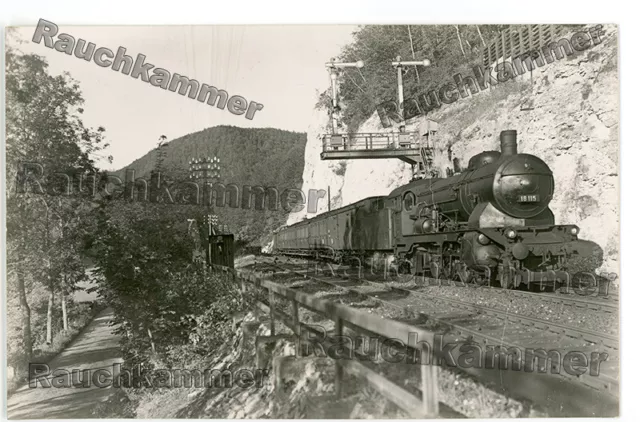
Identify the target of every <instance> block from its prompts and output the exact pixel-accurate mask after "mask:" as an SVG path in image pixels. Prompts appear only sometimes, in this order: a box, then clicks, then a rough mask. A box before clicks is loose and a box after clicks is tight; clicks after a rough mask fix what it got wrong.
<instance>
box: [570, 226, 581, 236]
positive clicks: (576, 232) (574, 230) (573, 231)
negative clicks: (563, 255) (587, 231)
mask: <svg viewBox="0 0 640 422" xmlns="http://www.w3.org/2000/svg"><path fill="white" fill-rule="evenodd" d="M578 233H580V229H579V228H577V227H571V234H572V235H574V236H577V235H578Z"/></svg>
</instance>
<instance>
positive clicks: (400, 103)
mask: <svg viewBox="0 0 640 422" xmlns="http://www.w3.org/2000/svg"><path fill="white" fill-rule="evenodd" d="M401 60H402V57H400V56H398V57H396V61H395V62H391V65H393V67H395V68H396V69H397V71H398V108H399V109H400V115H401V116H402V118H403V119H404V88H403V85H402V69H403V67H404V66H425V67H426V66H431V61H430V60H429V59H424V60H420V61H415V60H414V61H401Z"/></svg>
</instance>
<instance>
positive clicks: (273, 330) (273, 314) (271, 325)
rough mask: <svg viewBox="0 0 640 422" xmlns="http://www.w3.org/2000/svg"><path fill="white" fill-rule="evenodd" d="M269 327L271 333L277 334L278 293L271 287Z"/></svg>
mask: <svg viewBox="0 0 640 422" xmlns="http://www.w3.org/2000/svg"><path fill="white" fill-rule="evenodd" d="M269 314H270V315H269V316H270V320H269V329H270V330H271V331H270V333H269V335H271V336H275V335H276V294H275V293H274V292H273V290H271V289H269Z"/></svg>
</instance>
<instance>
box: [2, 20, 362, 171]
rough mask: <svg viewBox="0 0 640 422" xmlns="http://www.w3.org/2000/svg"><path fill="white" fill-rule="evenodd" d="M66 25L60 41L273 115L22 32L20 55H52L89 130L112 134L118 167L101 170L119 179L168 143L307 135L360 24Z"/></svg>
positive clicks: (53, 66)
mask: <svg viewBox="0 0 640 422" xmlns="http://www.w3.org/2000/svg"><path fill="white" fill-rule="evenodd" d="M58 26H59V29H58V34H61V33H66V34H69V35H71V36H73V37H74V38H75V40H76V43H77V40H78V39H80V38H82V39H84V40H86V41H87V42H92V43H94V44H96V49H97V48H100V47H106V48H109V49H110V50H112V51H113V52H116V51H117V49H118V47H124V48H126V54H127V55H129V56H131V57H132V58H133V59H134V60H135V59H136V56H137V55H138V54H139V53H141V54H144V55H145V56H146V59H145V63H151V64H153V65H155V68H164V69H166V70H168V71H169V72H170V73H172V74H173V73H179V74H181V75H185V76H188V77H189V78H191V79H196V80H197V81H199V82H200V83H201V84H203V83H206V84H208V85H212V86H215V87H216V88H218V89H224V90H225V91H227V92H228V94H229V97H231V96H233V95H241V96H243V97H244V98H245V99H246V100H247V101H255V102H257V103H260V104H263V106H264V108H263V109H262V110H260V111H257V112H256V113H255V116H254V118H253V119H252V120H249V119H247V118H246V117H245V116H243V115H234V114H232V113H231V112H229V111H228V110H227V109H224V110H220V109H218V108H217V107H211V106H209V105H207V104H206V103H201V102H199V101H196V100H194V99H190V98H188V97H186V96H182V95H179V94H178V93H177V92H171V91H169V90H163V89H160V88H158V87H154V86H152V85H150V84H149V83H146V82H142V81H141V80H140V79H134V78H132V77H131V76H129V75H125V74H122V73H120V72H116V71H114V70H112V69H111V68H110V67H100V66H98V65H97V64H96V63H95V62H94V61H93V60H91V61H85V60H84V59H80V58H77V57H76V56H75V55H67V54H65V53H63V52H58V51H56V50H54V49H52V48H48V47H46V46H45V42H44V41H42V42H40V43H39V44H37V43H35V42H33V41H32V38H33V34H34V31H35V27H20V28H19V29H18V36H19V37H20V38H21V39H22V40H23V41H26V42H25V43H23V44H20V46H19V49H20V50H21V51H23V52H25V53H36V54H39V55H41V56H44V57H45V58H46V59H47V61H48V62H49V71H50V73H51V74H54V75H57V74H61V73H62V72H64V71H67V72H69V73H70V74H71V76H72V77H73V78H74V79H76V80H77V81H79V84H80V88H81V90H82V93H83V97H84V99H85V104H84V110H85V111H84V114H83V115H84V122H85V125H87V126H91V127H94V128H96V127H97V126H103V127H105V128H106V130H107V131H106V135H107V140H108V142H109V143H110V147H109V149H108V150H106V151H105V152H104V153H103V155H104V156H105V157H106V156H108V155H112V156H113V164H108V163H107V162H106V160H101V161H100V164H101V165H102V166H103V168H107V169H111V170H115V169H119V168H122V167H124V166H126V165H127V164H129V163H131V162H132V161H133V160H135V159H137V158H139V157H141V156H142V155H144V154H146V153H147V152H148V151H149V150H150V149H152V148H154V147H155V146H156V145H157V143H158V140H159V138H160V136H161V135H165V136H166V137H167V139H168V140H172V139H175V138H178V137H180V136H182V135H186V134H189V133H193V132H198V131H200V130H202V129H205V128H208V127H212V126H217V125H233V126H240V127H273V128H279V129H286V130H293V131H299V132H306V130H307V125H308V122H309V121H310V116H311V113H312V111H313V107H314V106H315V104H316V102H317V93H318V92H322V91H324V90H325V89H327V88H328V87H329V84H330V81H329V76H328V73H327V70H326V68H325V66H324V64H325V63H326V62H327V61H329V60H330V59H331V58H332V57H335V56H337V55H338V54H339V52H340V50H341V48H342V46H344V45H345V44H347V43H349V42H350V41H351V40H352V33H353V32H354V31H356V30H357V27H356V26H353V25H244V26H239V25H236V26H231V25H221V26H204V25H201V26H178V25H174V26H73V25H58ZM57 39H58V38H57V36H54V37H53V41H54V42H55V41H57ZM10 41H11V40H9V42H10ZM12 45H14V44H13V43H12Z"/></svg>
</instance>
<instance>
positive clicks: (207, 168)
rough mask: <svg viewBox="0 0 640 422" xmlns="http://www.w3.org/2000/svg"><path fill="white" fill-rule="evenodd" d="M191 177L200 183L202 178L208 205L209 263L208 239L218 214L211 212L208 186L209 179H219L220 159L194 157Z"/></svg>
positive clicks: (212, 232) (191, 165) (208, 259)
mask: <svg viewBox="0 0 640 422" xmlns="http://www.w3.org/2000/svg"><path fill="white" fill-rule="evenodd" d="M189 171H190V173H189V179H191V180H193V181H194V182H196V183H198V181H200V180H202V181H203V183H202V195H203V200H204V201H205V204H206V207H207V226H208V230H207V263H211V245H210V242H209V241H208V239H209V237H210V236H212V235H213V234H214V229H213V225H214V224H217V219H218V216H216V215H213V214H210V213H209V210H210V208H211V201H210V199H211V195H209V198H207V187H208V186H209V184H210V183H209V181H210V180H212V181H214V182H215V181H217V180H218V179H219V178H220V159H219V158H218V157H216V156H214V157H203V158H195V157H194V158H192V159H191V160H190V161H189Z"/></svg>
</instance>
